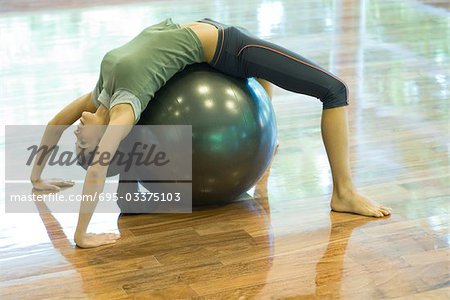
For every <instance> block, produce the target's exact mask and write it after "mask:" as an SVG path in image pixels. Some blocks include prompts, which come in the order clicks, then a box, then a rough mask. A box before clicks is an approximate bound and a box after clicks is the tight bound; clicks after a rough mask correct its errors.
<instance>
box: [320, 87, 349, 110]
mask: <svg viewBox="0 0 450 300" xmlns="http://www.w3.org/2000/svg"><path fill="white" fill-rule="evenodd" d="M321 100H322V102H323V109H327V108H333V107H338V106H344V105H348V89H347V86H346V85H345V83H344V82H342V81H340V80H335V81H334V82H333V84H332V85H331V86H330V87H329V88H328V91H327V93H326V95H325V97H323V99H321Z"/></svg>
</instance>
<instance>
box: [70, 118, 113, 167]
mask: <svg viewBox="0 0 450 300" xmlns="http://www.w3.org/2000/svg"><path fill="white" fill-rule="evenodd" d="M106 124H107V123H106V122H105V118H104V117H103V116H102V115H100V114H97V112H95V113H91V112H88V111H85V112H83V113H82V114H81V118H80V124H78V126H77V128H76V129H75V131H74V134H75V136H76V138H77V140H76V142H75V153H76V155H77V160H78V164H79V165H81V166H82V167H83V168H85V169H87V167H88V166H89V163H90V161H91V160H92V158H93V156H94V154H95V150H96V148H97V146H98V144H99V142H100V140H101V138H102V136H103V134H104V132H105V130H106Z"/></svg>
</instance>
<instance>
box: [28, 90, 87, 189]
mask: <svg viewBox="0 0 450 300" xmlns="http://www.w3.org/2000/svg"><path fill="white" fill-rule="evenodd" d="M95 110H96V107H95V105H94V104H93V102H92V96H91V93H87V94H85V95H83V96H81V97H79V98H78V99H76V100H74V101H72V102H71V103H70V104H69V105H67V106H66V107H64V108H63V109H62V110H61V111H60V112H59V113H58V114H56V116H54V117H53V118H52V119H51V120H50V121H49V122H48V123H47V127H46V128H45V132H44V135H43V137H42V139H41V144H40V146H39V147H40V149H42V147H45V146H46V147H47V149H52V150H51V151H47V152H46V151H39V152H38V153H37V155H36V158H35V161H34V165H33V169H32V171H31V175H30V180H31V182H32V183H33V187H34V188H36V189H41V190H56V191H57V190H59V187H58V186H65V185H73V183H71V182H67V181H64V180H56V181H44V180H41V174H42V171H43V169H44V166H45V165H46V163H47V161H48V159H49V157H50V155H51V153H52V151H53V147H54V146H56V144H57V143H58V141H59V139H60V138H61V135H62V134H63V132H64V130H66V129H67V127H69V126H70V125H71V124H73V123H74V122H75V121H76V120H78V119H79V118H80V117H81V113H82V112H83V111H90V112H94V111H95ZM39 161H42V163H41V164H38V163H37V162H39Z"/></svg>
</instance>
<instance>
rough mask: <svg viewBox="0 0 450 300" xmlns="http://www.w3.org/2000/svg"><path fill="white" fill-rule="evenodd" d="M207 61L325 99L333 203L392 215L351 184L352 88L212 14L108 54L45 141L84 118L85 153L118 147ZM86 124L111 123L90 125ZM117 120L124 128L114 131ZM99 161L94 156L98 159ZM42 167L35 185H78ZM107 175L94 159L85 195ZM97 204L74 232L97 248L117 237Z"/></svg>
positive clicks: (80, 137)
mask: <svg viewBox="0 0 450 300" xmlns="http://www.w3.org/2000/svg"><path fill="white" fill-rule="evenodd" d="M201 62H206V63H208V64H210V65H211V66H212V67H213V68H215V69H217V70H219V71H221V72H224V73H226V74H229V75H232V76H236V77H242V78H246V77H256V78H257V79H258V80H259V81H260V82H261V84H262V85H263V87H264V88H265V89H266V90H267V92H268V93H269V96H271V87H270V83H273V84H275V85H277V86H279V87H281V88H284V89H286V90H289V91H292V92H296V93H301V94H306V95H310V96H314V97H316V98H318V99H320V101H322V103H323V112H322V121H321V129H322V138H323V141H324V144H325V149H326V151H327V155H328V159H329V162H330V166H331V171H332V176H333V194H332V197H331V203H330V205H331V209H332V210H334V211H338V212H350V213H356V214H360V215H365V216H372V217H383V216H386V215H389V214H390V213H391V209H390V208H386V207H383V206H382V205H380V204H378V203H376V202H373V201H371V200H369V199H367V198H365V197H364V196H362V195H360V194H359V193H358V192H357V191H356V188H355V186H354V185H353V182H352V179H351V175H350V167H349V158H348V137H347V134H348V133H347V132H348V129H347V108H346V106H347V105H348V102H347V96H348V90H347V87H346V86H345V84H344V83H343V82H342V81H341V80H340V79H339V78H337V77H336V76H334V75H333V74H331V73H329V72H327V71H326V70H324V69H323V68H321V67H320V66H318V65H317V64H315V63H313V62H311V61H309V60H307V59H305V58H304V57H302V56H300V55H298V54H297V53H294V52H292V51H289V50H287V49H285V48H282V47H280V46H278V45H275V44H273V43H269V42H267V41H264V40H261V39H259V38H257V37H256V36H253V35H251V34H250V33H249V32H248V31H247V30H245V29H243V28H240V27H235V26H227V25H224V24H222V23H219V22H217V21H214V20H211V19H208V18H204V19H202V20H198V21H196V22H192V23H187V24H175V23H173V22H172V20H171V19H170V18H169V19H166V20H164V21H162V22H160V23H158V24H154V25H152V26H150V27H148V28H146V29H144V30H143V31H142V32H141V33H140V34H139V35H138V36H136V37H135V38H134V39H132V40H131V41H130V42H128V43H126V44H125V45H123V46H121V47H119V48H116V49H114V50H112V51H110V52H108V53H107V54H106V55H105V57H104V58H103V60H102V63H101V71H100V77H99V80H98V82H97V85H96V87H95V89H94V90H93V91H92V92H90V93H87V94H86V95H84V96H82V97H80V98H78V99H76V100H75V101H73V102H72V103H70V104H69V105H68V106H67V107H65V108H64V109H63V110H62V111H61V112H59V113H58V114H57V115H56V116H55V117H54V118H53V119H52V120H51V121H50V122H49V125H63V126H48V128H47V130H46V133H45V134H44V137H43V141H42V144H45V145H48V146H52V145H55V144H56V143H57V142H58V140H59V137H60V136H61V134H62V132H63V131H64V129H65V128H67V127H68V126H70V125H71V124H73V123H74V122H75V121H77V120H78V119H80V123H81V124H80V125H79V126H78V129H77V130H76V131H75V134H76V136H77V147H80V148H84V149H85V150H87V151H90V150H93V149H94V148H95V147H98V149H97V152H98V153H103V152H108V153H115V151H116V150H117V147H118V145H119V143H120V142H121V140H122V139H123V138H125V137H126V136H127V134H128V133H129V131H130V130H131V128H132V126H133V125H134V124H136V123H137V121H138V120H139V118H140V114H141V113H142V111H143V110H144V109H145V107H146V105H147V104H148V102H149V101H150V99H151V98H152V97H153V95H154V93H155V92H156V91H157V90H158V89H159V88H160V87H162V86H163V85H164V83H165V82H166V81H167V80H169V78H171V77H172V76H173V75H174V74H175V73H177V72H179V71H180V70H182V69H183V68H184V67H185V66H186V65H189V64H193V63H201ZM85 125H108V126H94V127H98V128H104V129H98V130H88V128H87V127H86V126H85ZM111 125H122V126H119V127H115V130H114V131H113V130H112V129H111V128H112V127H113V126H111ZM91 127H92V126H91ZM117 128H120V130H117ZM49 155H50V154H48V155H47V157H46V159H45V160H44V164H45V162H46V161H47V159H48V156H49ZM97 160H98V158H97V157H94V160H93V161H97ZM36 161H37V160H36ZM42 169H43V165H40V166H37V165H34V167H33V171H32V175H31V181H32V183H33V186H34V188H36V189H49V190H58V189H59V187H61V186H67V185H69V186H70V185H72V184H73V183H72V182H70V181H63V180H56V181H49V180H43V179H41V178H40V175H41V173H42ZM106 173H107V166H101V165H98V164H96V165H91V166H90V167H89V168H88V171H87V174H86V178H85V182H84V186H83V194H89V195H94V194H95V193H97V194H98V193H101V192H102V190H103V186H104V182H105V177H106ZM95 206H96V202H82V204H81V211H80V215H79V219H78V226H77V229H76V233H75V242H76V243H77V245H78V246H80V247H85V248H89V247H96V246H100V245H104V244H109V243H113V242H115V241H116V240H117V238H119V236H118V235H116V234H89V233H87V232H86V230H87V227H88V224H89V221H90V219H91V217H92V213H93V211H94V209H95Z"/></svg>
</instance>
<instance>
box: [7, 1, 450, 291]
mask: <svg viewBox="0 0 450 300" xmlns="http://www.w3.org/2000/svg"><path fill="white" fill-rule="evenodd" d="M13 2H15V3H16V4H17V5H19V6H16V7H15V6H14V5H7V3H13ZM31 2H32V1H30V3H31ZM113 2H114V3H115V5H111V6H93V7H90V6H89V2H88V1H83V2H82V3H83V7H79V8H70V9H69V8H61V6H64V5H62V4H61V1H58V3H59V4H58V5H57V7H53V6H52V3H53V2H52V1H50V0H47V2H45V1H40V2H39V3H40V5H38V7H37V8H38V9H39V10H33V5H31V6H27V5H26V2H25V1H12V0H11V1H0V4H1V5H4V7H3V9H0V11H3V13H2V14H0V45H1V46H0V101H1V104H2V105H1V108H0V113H1V115H0V119H1V120H2V121H1V122H2V124H3V125H5V124H46V123H47V121H48V120H49V119H50V118H51V117H52V116H53V115H54V114H55V113H56V112H57V111H59V110H60V109H61V108H62V107H63V106H64V105H65V104H66V103H68V101H71V100H72V99H74V98H76V97H78V96H79V95H81V94H82V93H84V92H86V91H89V90H91V89H92V88H93V87H94V85H95V83H96V79H97V75H98V71H99V63H100V60H101V57H102V56H103V54H104V53H105V52H106V51H108V50H109V49H111V48H113V47H115V46H118V45H120V44H121V43H123V42H125V41H126V40H128V39H129V38H131V37H132V36H133V35H134V34H136V33H137V32H139V30H141V29H142V28H143V27H145V26H146V25H149V24H152V23H156V22H158V21H159V20H162V19H163V18H166V17H172V18H173V20H174V21H175V22H179V23H183V22H187V21H191V20H196V19H200V18H203V17H210V18H213V19H217V20H219V21H221V22H224V23H231V24H236V25H240V26H244V27H247V28H248V29H249V30H250V31H253V32H254V33H256V34H258V35H259V36H261V37H263V38H266V39H269V40H270V41H273V42H276V43H279V44H281V45H283V46H285V47H288V48H290V49H292V50H294V51H298V52H299V53H301V54H303V55H304V56H306V57H308V58H310V59H312V60H314V61H316V62H317V63H319V64H321V65H322V66H324V67H326V68H328V69H329V70H331V71H332V72H335V73H336V74H338V75H339V76H340V77H342V78H343V79H344V80H345V81H346V82H347V83H348V85H349V87H350V93H351V95H350V103H351V105H350V106H349V112H350V145H351V148H350V150H351V162H352V172H353V175H354V178H355V182H356V184H357V186H358V187H359V188H360V191H361V193H363V194H365V195H367V196H370V197H371V198H373V199H375V200H377V201H379V202H382V203H383V204H385V205H387V206H390V207H392V208H393V214H392V216H390V217H386V218H383V219H372V218H366V217H361V216H357V215H352V214H339V213H330V210H329V199H330V191H331V177H330V171H329V167H328V162H327V158H326V153H325V151H324V147H323V144H322V141H321V137H320V126H319V125H320V115H321V103H320V102H319V101H318V100H317V99H314V98H310V97H307V96H303V95H296V94H293V93H289V92H287V91H284V90H281V89H279V88H277V89H275V95H274V106H275V110H276V112H277V116H278V119H277V120H278V129H279V140H280V144H281V145H280V148H279V151H278V155H277V156H276V157H275V159H274V161H273V164H272V167H271V170H270V173H267V174H266V176H265V178H264V179H263V180H261V182H260V183H259V184H258V186H257V187H256V189H255V190H254V191H252V192H251V193H252V195H253V197H250V196H248V197H247V198H244V199H242V201H239V202H236V203H234V204H230V205H227V206H223V207H212V208H208V209H202V210H199V211H195V212H194V213H192V214H174V215H135V216H122V217H120V218H118V215H117V214H97V215H95V217H94V219H93V222H92V225H91V231H94V232H103V231H107V230H118V231H120V232H121V234H122V237H123V238H122V239H121V240H120V241H119V242H118V243H117V244H115V245H112V246H109V247H105V248H98V249H91V250H82V249H77V248H75V246H74V242H73V233H74V227H75V225H76V220H77V219H76V218H77V215H76V214H52V213H51V212H50V211H48V210H46V207H41V206H39V207H38V209H39V211H40V213H39V214H5V213H4V209H3V206H4V201H5V199H4V185H3V183H4V177H2V180H1V181H2V187H1V189H2V191H1V196H0V200H1V203H2V210H1V212H0V298H1V299H74V298H76V299H129V298H133V297H136V298H149V299H189V298H200V299H314V298H317V299H392V298H395V299H448V298H449V297H450V285H449V267H450V265H449V243H450V235H449V226H448V222H449V203H450V201H449V200H450V197H449V195H450V191H449V186H450V185H449V153H448V151H449V119H448V115H449V106H448V103H449V102H448V100H449V97H450V88H449V81H450V61H449V60H450V58H449V57H450V56H449V53H450V49H449V48H450V22H449V20H450V11H449V4H448V3H449V2H448V1H447V0H425V1H421V0H404V1H397V0H360V1H356V0H354V1H353V0H341V1H339V0H335V1H333V0H305V1H299V0H286V1H256V0H249V1H242V0H217V1H200V0H186V1H154V2H153V1H150V2H147V3H133V4H127V5H125V4H117V3H118V2H120V1H112V2H111V3H113ZM36 3H37V2H36ZM72 3H73V1H72ZM94 3H95V4H96V5H99V4H100V2H99V1H95V2H94ZM20 5H22V6H20ZM72 6H73V5H72ZM17 7H22V8H24V9H26V12H24V11H22V12H21V11H12V10H14V9H15V8H17ZM8 11H9V12H8ZM2 137H4V130H3V127H2ZM2 140H4V139H2ZM1 152H2V153H1V154H2V155H1V157H2V160H3V161H2V163H3V164H2V166H3V168H4V156H3V153H4V143H3V142H2V145H1ZM3 173H4V172H2V174H1V175H0V176H4V174H3ZM28 176H29V174H26V175H24V179H27V178H28ZM68 179H70V178H68ZM30 190H31V185H30ZM77 191H78V193H81V184H80V183H77V185H76V186H75V187H74V188H73V189H72V190H71V192H72V193H74V192H77Z"/></svg>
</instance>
